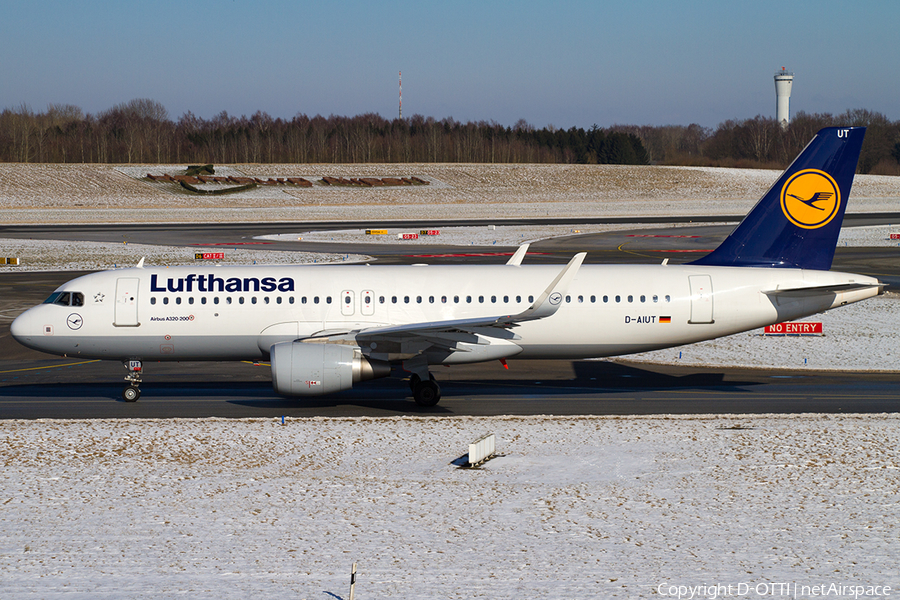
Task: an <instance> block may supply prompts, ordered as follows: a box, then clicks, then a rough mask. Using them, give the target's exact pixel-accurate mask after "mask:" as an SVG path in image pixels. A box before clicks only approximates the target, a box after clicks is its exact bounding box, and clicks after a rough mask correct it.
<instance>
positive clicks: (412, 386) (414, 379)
mask: <svg viewBox="0 0 900 600" xmlns="http://www.w3.org/2000/svg"><path fill="white" fill-rule="evenodd" d="M421 382H422V378H421V377H419V376H418V375H416V374H415V373H413V374H412V375H410V376H409V391H411V392H412V393H413V394H415V393H416V387H417V386H418V385H419V384H420V383H421Z"/></svg>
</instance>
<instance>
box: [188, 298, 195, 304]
mask: <svg viewBox="0 0 900 600" xmlns="http://www.w3.org/2000/svg"><path fill="white" fill-rule="evenodd" d="M193 303H194V297H193V296H190V297H188V304H193Z"/></svg>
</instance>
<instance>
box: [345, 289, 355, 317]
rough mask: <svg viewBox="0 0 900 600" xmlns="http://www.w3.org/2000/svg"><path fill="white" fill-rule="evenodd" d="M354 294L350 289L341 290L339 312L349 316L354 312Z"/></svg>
mask: <svg viewBox="0 0 900 600" xmlns="http://www.w3.org/2000/svg"><path fill="white" fill-rule="evenodd" d="M354 296H355V294H354V293H353V292H351V291H350V290H344V291H343V292H341V314H342V315H344V316H345V317H349V316H351V315H353V313H355V312H356V306H355V304H356V303H355V298H354Z"/></svg>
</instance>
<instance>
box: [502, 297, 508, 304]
mask: <svg viewBox="0 0 900 600" xmlns="http://www.w3.org/2000/svg"><path fill="white" fill-rule="evenodd" d="M503 302H505V303H506V304H509V296H503Z"/></svg>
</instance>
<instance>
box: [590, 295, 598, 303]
mask: <svg viewBox="0 0 900 600" xmlns="http://www.w3.org/2000/svg"><path fill="white" fill-rule="evenodd" d="M596 301H597V296H593V295H592V296H591V304H593V303H594V302H596Z"/></svg>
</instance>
